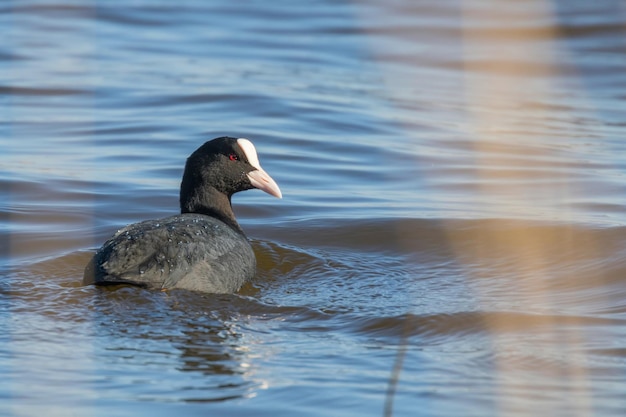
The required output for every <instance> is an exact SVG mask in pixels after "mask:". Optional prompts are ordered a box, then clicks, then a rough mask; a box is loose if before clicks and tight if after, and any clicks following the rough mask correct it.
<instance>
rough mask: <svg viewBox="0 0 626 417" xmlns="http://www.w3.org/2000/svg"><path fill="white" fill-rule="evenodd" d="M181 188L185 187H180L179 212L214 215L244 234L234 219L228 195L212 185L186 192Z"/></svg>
mask: <svg viewBox="0 0 626 417" xmlns="http://www.w3.org/2000/svg"><path fill="white" fill-rule="evenodd" d="M183 190H185V187H181V196H180V212H181V213H197V214H204V215H206V216H210V217H215V218H216V219H218V220H221V221H222V222H224V223H226V224H227V225H229V226H230V227H231V228H233V229H234V230H236V231H237V232H239V233H241V234H244V233H243V230H242V229H241V226H239V223H237V220H236V219H235V213H234V212H233V208H232V205H231V203H230V196H228V195H226V194H224V193H221V192H219V191H217V190H216V189H215V188H213V187H202V188H196V189H195V190H192V191H191V192H188V193H183ZM183 194H184V195H183Z"/></svg>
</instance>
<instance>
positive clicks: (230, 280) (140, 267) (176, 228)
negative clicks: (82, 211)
mask: <svg viewBox="0 0 626 417" xmlns="http://www.w3.org/2000/svg"><path fill="white" fill-rule="evenodd" d="M251 188H258V189H261V190H263V191H265V192H267V193H269V194H271V195H273V196H275V197H278V198H282V194H281V192H280V189H279V188H278V185H277V184H276V182H274V180H273V179H272V178H271V177H270V176H269V175H268V174H267V173H266V172H265V171H264V170H263V169H262V168H261V165H260V164H259V159H258V157H257V153H256V149H255V148H254V145H253V144H252V142H250V141H249V140H247V139H236V138H231V137H220V138H217V139H213V140H211V141H208V142H206V143H205V144H204V145H202V146H201V147H200V148H198V149H197V150H196V151H195V152H194V153H192V154H191V156H190V157H189V158H188V159H187V163H186V165H185V171H184V174H183V180H182V183H181V186H180V210H181V214H179V215H176V216H172V217H167V218H164V219H160V220H148V221H144V222H140V223H135V224H132V225H130V226H127V227H125V228H124V229H122V230H120V231H118V232H117V233H116V234H115V235H114V236H113V237H112V238H111V239H109V240H108V241H106V242H105V243H104V245H103V246H102V247H101V248H100V249H99V250H98V251H97V252H96V254H95V255H94V256H93V258H92V259H91V261H90V262H89V264H88V265H87V267H86V268H85V275H84V279H83V282H84V283H85V284H96V285H111V284H133V285H139V286H142V287H147V288H158V289H172V288H184V289H189V290H195V291H203V292H211V293H232V292H235V291H237V290H239V288H241V286H242V285H243V284H244V283H245V282H246V281H248V280H249V279H251V278H252V277H253V276H254V273H255V270H256V259H255V257H254V252H253V251H252V247H251V246H250V243H249V242H248V239H247V238H246V235H245V234H244V232H243V230H242V229H241V227H240V226H239V224H238V223H237V220H236V219H235V214H234V213H233V210H232V206H231V197H232V195H233V194H234V193H236V192H238V191H243V190H249V189H251Z"/></svg>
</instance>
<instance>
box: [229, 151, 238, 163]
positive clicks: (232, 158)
mask: <svg viewBox="0 0 626 417" xmlns="http://www.w3.org/2000/svg"><path fill="white" fill-rule="evenodd" d="M228 159H230V160H231V161H239V157H238V156H237V155H235V154H234V153H231V154H230V155H228Z"/></svg>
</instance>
